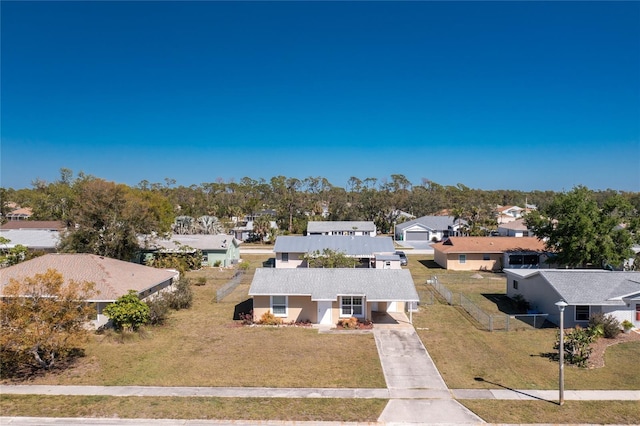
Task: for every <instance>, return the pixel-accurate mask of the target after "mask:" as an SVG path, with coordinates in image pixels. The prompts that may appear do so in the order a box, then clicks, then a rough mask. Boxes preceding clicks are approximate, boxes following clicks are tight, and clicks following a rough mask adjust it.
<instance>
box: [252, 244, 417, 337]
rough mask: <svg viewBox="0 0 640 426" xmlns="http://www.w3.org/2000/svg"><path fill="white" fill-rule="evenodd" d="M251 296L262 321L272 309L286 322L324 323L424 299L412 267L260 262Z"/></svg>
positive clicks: (404, 306) (399, 308)
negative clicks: (295, 265) (277, 265)
mask: <svg viewBox="0 0 640 426" xmlns="http://www.w3.org/2000/svg"><path fill="white" fill-rule="evenodd" d="M362 238H368V237H362ZM249 296H251V297H252V298H253V317H254V320H256V321H257V320H259V319H260V317H261V316H262V315H263V314H265V313H266V312H269V311H270V312H271V313H273V314H274V315H275V316H277V317H279V318H281V319H282V320H283V321H284V322H302V321H310V322H311V323H314V324H321V325H331V324H336V323H337V322H338V321H339V320H340V319H341V318H349V317H356V318H359V319H361V320H370V319H371V318H372V313H373V312H404V311H407V310H408V311H409V312H410V313H411V312H412V309H411V306H416V305H417V303H418V301H419V297H418V293H417V292H416V289H415V286H414V283H413V279H412V277H411V273H410V272H409V271H408V270H406V269H405V270H403V269H386V270H374V269H353V268H308V269H277V268H260V269H257V270H256V273H255V275H254V277H253V281H252V283H251V287H250V288H249ZM410 315H411V314H410Z"/></svg>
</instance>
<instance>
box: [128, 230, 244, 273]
mask: <svg viewBox="0 0 640 426" xmlns="http://www.w3.org/2000/svg"><path fill="white" fill-rule="evenodd" d="M140 246H141V247H142V249H141V255H140V258H139V260H140V262H141V263H145V262H146V261H147V260H148V259H150V258H151V257H153V256H154V253H157V252H164V253H171V252H179V251H183V252H184V251H186V252H195V251H196V250H200V252H201V253H202V266H225V267H226V266H231V265H233V264H236V263H238V261H239V260H240V242H239V241H238V240H236V239H235V238H234V237H233V236H231V235H226V234H216V235H211V234H209V235H205V234H195V235H178V234H174V235H172V236H171V238H170V239H159V238H155V239H150V240H148V241H145V239H144V238H142V241H141V244H140Z"/></svg>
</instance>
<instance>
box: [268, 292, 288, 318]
mask: <svg viewBox="0 0 640 426" xmlns="http://www.w3.org/2000/svg"><path fill="white" fill-rule="evenodd" d="M271 312H273V315H275V316H277V317H286V316H287V296H271Z"/></svg>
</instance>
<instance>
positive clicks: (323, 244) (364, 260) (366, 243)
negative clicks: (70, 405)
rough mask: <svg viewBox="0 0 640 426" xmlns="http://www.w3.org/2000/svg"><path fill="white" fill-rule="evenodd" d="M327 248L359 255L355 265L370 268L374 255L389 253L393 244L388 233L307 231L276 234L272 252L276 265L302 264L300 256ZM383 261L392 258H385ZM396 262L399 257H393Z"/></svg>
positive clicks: (391, 251) (393, 249)
mask: <svg viewBox="0 0 640 426" xmlns="http://www.w3.org/2000/svg"><path fill="white" fill-rule="evenodd" d="M325 249H329V250H332V251H335V252H341V253H343V254H344V255H346V256H350V257H356V258H358V259H360V263H359V265H358V266H359V267H361V268H371V267H375V266H377V265H376V264H375V259H376V256H379V255H389V256H391V255H393V254H395V247H394V245H393V240H392V239H391V237H375V238H372V237H369V236H364V235H360V236H346V235H308V236H306V237H301V236H290V235H286V236H280V237H278V238H276V243H275V245H274V246H273V251H274V253H275V254H276V268H306V267H307V266H308V265H307V262H306V261H304V259H303V257H304V256H305V255H307V254H311V253H314V252H319V253H322V252H323V250H325ZM386 261H392V259H387V260H386ZM397 261H398V264H399V262H400V258H399V257H398V258H397Z"/></svg>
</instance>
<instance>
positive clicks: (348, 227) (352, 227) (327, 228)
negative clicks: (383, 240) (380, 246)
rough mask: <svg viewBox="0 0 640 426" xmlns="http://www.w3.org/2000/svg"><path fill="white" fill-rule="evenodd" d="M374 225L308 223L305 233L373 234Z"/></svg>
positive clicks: (331, 222) (371, 223)
mask: <svg viewBox="0 0 640 426" xmlns="http://www.w3.org/2000/svg"><path fill="white" fill-rule="evenodd" d="M375 230H376V225H375V224H374V223H373V222H366V221H350V220H346V221H329V220H325V221H310V222H309V223H307V232H309V233H315V232H333V231H336V232H338V231H340V232H344V231H369V232H374V231H375Z"/></svg>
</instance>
